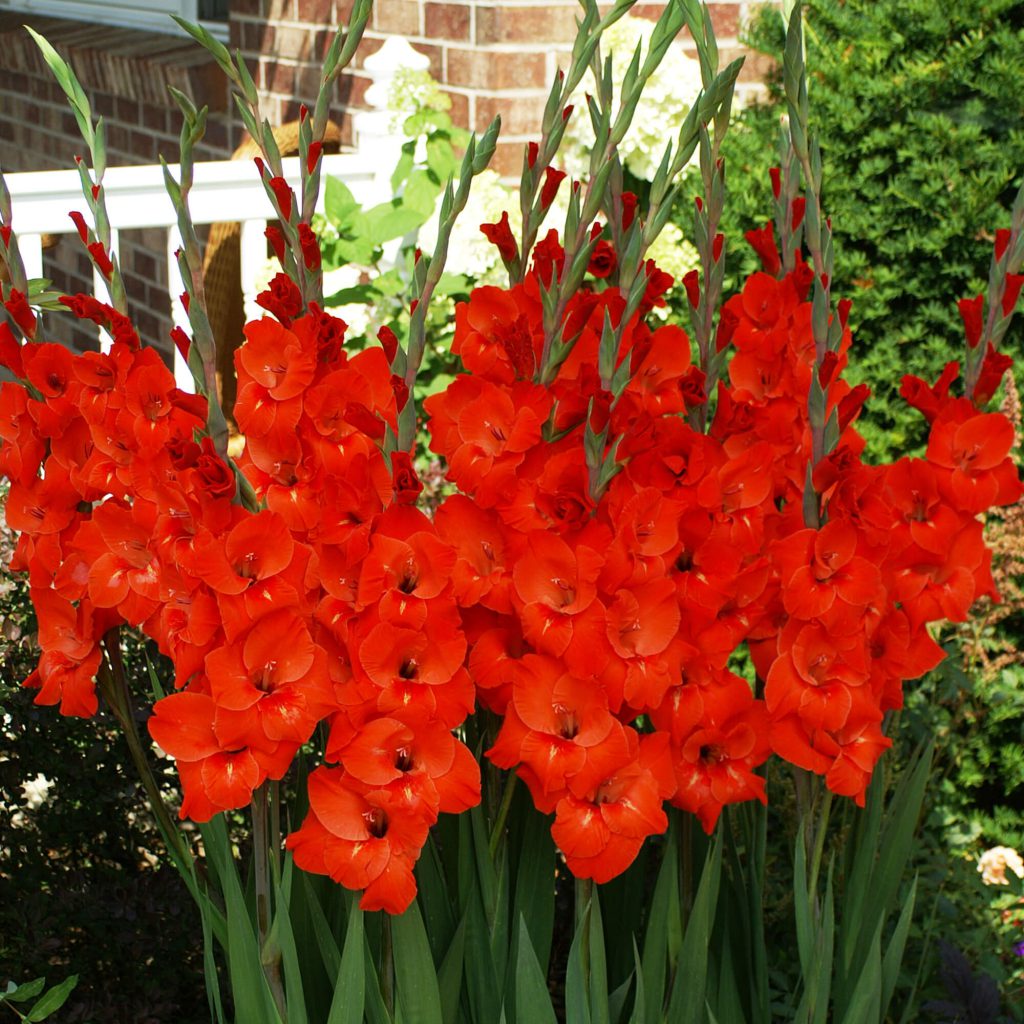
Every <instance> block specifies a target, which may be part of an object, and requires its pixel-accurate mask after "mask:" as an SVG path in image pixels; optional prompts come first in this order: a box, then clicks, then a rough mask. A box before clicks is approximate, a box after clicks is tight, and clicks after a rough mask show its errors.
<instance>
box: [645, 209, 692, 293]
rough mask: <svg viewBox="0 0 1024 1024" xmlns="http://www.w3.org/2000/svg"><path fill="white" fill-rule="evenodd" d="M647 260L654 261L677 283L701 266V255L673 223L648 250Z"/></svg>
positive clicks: (664, 229) (666, 226) (662, 231)
mask: <svg viewBox="0 0 1024 1024" xmlns="http://www.w3.org/2000/svg"><path fill="white" fill-rule="evenodd" d="M647 258H648V259H652V260H654V262H655V263H657V264H658V266H659V267H660V268H661V269H662V270H664V271H665V273H667V274H671V275H672V276H673V277H674V278H675V279H676V282H677V283H678V282H679V281H681V280H682V278H683V275H684V274H687V273H689V272H690V271H691V270H694V269H695V268H697V267H699V266H700V255H699V254H698V252H697V249H696V247H695V246H694V245H693V244H692V243H691V242H689V241H688V240H687V239H686V237H685V236H684V235H683V232H682V230H681V229H680V228H679V226H678V225H677V224H673V223H672V221H669V222H668V223H667V224H666V225H665V226H664V227H663V228H662V229H661V234H660V235H658V237H657V238H656V239H655V240H654V242H653V243H652V244H651V247H650V248H649V249H648V250H647Z"/></svg>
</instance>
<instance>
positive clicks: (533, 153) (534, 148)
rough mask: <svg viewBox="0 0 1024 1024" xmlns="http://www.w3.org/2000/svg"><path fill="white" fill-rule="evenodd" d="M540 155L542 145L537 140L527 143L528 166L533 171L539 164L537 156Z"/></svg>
mask: <svg viewBox="0 0 1024 1024" xmlns="http://www.w3.org/2000/svg"><path fill="white" fill-rule="evenodd" d="M539 155H540V146H539V145H538V144H537V143H536V142H529V143H527V145H526V166H527V167H529V168H530V170H531V171H532V170H533V168H534V167H535V166H536V164H537V157H538V156H539Z"/></svg>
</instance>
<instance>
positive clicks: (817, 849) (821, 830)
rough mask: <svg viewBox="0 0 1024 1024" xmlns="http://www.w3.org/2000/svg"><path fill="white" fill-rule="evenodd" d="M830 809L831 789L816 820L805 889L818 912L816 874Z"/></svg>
mask: <svg viewBox="0 0 1024 1024" xmlns="http://www.w3.org/2000/svg"><path fill="white" fill-rule="evenodd" d="M831 810H832V790H831V789H826V790H825V799H824V800H823V801H822V804H821V815H820V818H819V820H818V828H817V832H816V833H815V836H814V853H813V855H812V857H811V874H810V877H809V879H808V882H807V891H808V894H809V895H810V897H811V899H812V900H813V905H814V908H815V912H816V913H817V912H819V907H820V904H819V901H818V875H819V873H820V871H821V855H822V852H823V851H824V849H825V833H826V832H828V818H829V813H830V812H831Z"/></svg>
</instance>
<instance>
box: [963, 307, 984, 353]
mask: <svg viewBox="0 0 1024 1024" xmlns="http://www.w3.org/2000/svg"><path fill="white" fill-rule="evenodd" d="M984 304H985V296H984V295H977V296H975V297H974V298H973V299H960V300H959V301H958V302H957V307H958V308H959V310H960V318H961V319H962V320H963V322H964V334H965V335H966V336H967V344H968V345H969V346H970V347H971V348H977V347H978V342H980V341H981V331H982V328H983V326H984V322H983V315H984V314H983V308H984Z"/></svg>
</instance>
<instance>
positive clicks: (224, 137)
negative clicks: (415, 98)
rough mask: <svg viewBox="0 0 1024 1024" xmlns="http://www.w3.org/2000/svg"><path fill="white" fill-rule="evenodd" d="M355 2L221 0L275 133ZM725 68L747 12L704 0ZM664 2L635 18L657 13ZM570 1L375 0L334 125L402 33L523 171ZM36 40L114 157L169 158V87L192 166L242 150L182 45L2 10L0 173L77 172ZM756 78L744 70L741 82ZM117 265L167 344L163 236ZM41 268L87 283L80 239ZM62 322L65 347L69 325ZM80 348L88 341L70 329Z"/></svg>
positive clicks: (142, 234) (193, 49)
mask: <svg viewBox="0 0 1024 1024" xmlns="http://www.w3.org/2000/svg"><path fill="white" fill-rule="evenodd" d="M351 6H352V0H230V10H231V14H230V23H229V33H230V44H231V46H232V48H234V47H238V48H240V49H241V50H242V52H243V54H244V55H245V56H246V57H247V58H248V60H249V62H250V67H251V68H253V71H254V77H255V79H256V82H257V85H258V87H259V89H260V92H261V102H262V107H263V115H264V116H265V117H266V118H268V119H269V120H270V121H271V123H273V124H283V123H286V122H288V121H292V120H294V119H295V118H296V117H297V116H298V108H299V104H300V103H302V102H307V103H309V102H311V101H312V100H313V99H314V97H315V95H316V92H317V87H318V82H319V75H320V62H321V59H322V56H323V54H324V52H325V50H326V48H327V46H328V45H329V43H330V40H331V39H332V37H333V35H334V31H335V26H337V25H338V24H339V23H345V22H347V21H348V17H349V13H350V10H351ZM710 6H711V9H712V12H713V18H714V23H715V29H716V34H717V37H718V40H719V44H720V49H721V51H722V57H723V60H729V59H732V57H733V56H735V55H736V54H737V53H738V52H739V43H738V38H737V35H738V31H739V26H740V25H741V23H742V20H743V18H744V17H745V16H746V14H747V8H748V7H750V6H753V4H752V3H747V2H738V0H711V4H710ZM661 9H662V5H661V4H651V3H643V4H641V5H639V6H638V7H636V8H634V13H637V14H640V15H641V16H644V17H648V18H652V19H653V18H656V17H657V16H658V14H659V13H660V11H661ZM579 10H580V8H579V5H578V3H577V0H543V2H538V0H376V2H375V4H374V10H373V14H372V17H371V20H370V23H369V25H368V26H367V31H366V36H365V39H364V45H363V46H362V47H361V49H360V52H359V54H358V55H357V58H356V63H355V66H354V67H353V68H352V69H351V71H350V72H348V73H346V74H345V75H343V76H342V78H341V80H340V82H339V85H338V88H337V94H336V96H335V102H334V109H333V110H332V117H333V118H334V120H335V121H336V122H337V123H338V124H339V126H340V127H341V130H342V141H343V142H344V143H351V142H352V141H353V139H352V129H351V123H350V119H349V118H347V117H346V116H345V114H346V112H347V111H352V110H358V109H361V108H363V107H364V106H365V103H364V95H365V92H366V89H367V87H368V86H369V84H370V81H371V79H370V77H369V75H368V74H367V73H366V72H365V70H363V62H364V61H365V59H366V58H367V57H368V56H369V55H370V54H371V53H373V52H375V50H376V49H377V48H378V47H379V46H380V45H381V44H382V43H383V42H384V40H386V39H387V38H388V37H389V36H394V35H398V36H402V37H404V38H406V39H407V40H408V41H409V42H411V43H412V45H413V46H414V47H415V48H416V49H417V50H419V51H421V52H422V53H424V54H425V55H426V56H427V57H428V58H429V60H430V69H431V72H432V74H433V75H434V77H435V78H437V79H438V80H439V81H440V82H441V83H442V85H443V87H444V89H445V91H446V92H447V93H448V94H449V95H450V97H451V99H452V114H453V117H454V118H455V120H456V122H457V123H460V124H463V125H467V126H470V127H473V128H475V129H477V130H482V129H483V128H485V127H486V126H487V124H488V123H489V122H490V120H491V119H492V118H493V117H494V115H495V114H497V113H501V115H502V121H503V132H502V141H501V143H500V144H499V148H498V152H497V154H496V156H495V160H494V163H493V164H492V166H494V167H495V168H496V169H497V170H498V171H499V172H501V173H502V174H505V175H508V176H517V175H518V172H519V168H520V167H521V163H522V152H523V144H524V142H526V141H528V140H530V139H533V138H536V137H537V135H538V133H539V130H540V119H541V112H542V110H543V104H544V99H545V97H546V95H547V90H548V87H549V83H550V82H551V81H552V79H553V76H554V74H555V70H556V68H557V67H558V66H559V64H561V65H563V66H564V65H565V63H566V61H567V57H568V52H569V50H570V49H571V43H572V39H573V37H574V34H575V18H576V16H577V14H578V12H579ZM26 21H27V22H28V23H29V24H31V25H32V26H33V27H35V28H38V29H39V30H40V31H42V32H43V33H44V34H45V35H47V36H48V38H50V39H51V41H52V42H53V43H54V44H55V45H56V46H57V48H58V49H59V50H60V51H61V52H62V53H64V54H65V55H66V56H67V57H68V58H69V59H70V60H71V62H72V64H73V66H74V67H75V69H76V71H77V73H78V75H79V77H80V79H81V80H82V83H83V86H84V87H85V89H86V91H87V93H88V94H89V97H90V100H91V102H92V104H93V109H94V111H95V112H96V113H97V114H101V115H103V117H104V118H105V120H106V123H107V125H108V141H109V151H110V152H109V161H108V162H109V164H110V165H111V166H116V165H123V164H144V163H154V162H156V160H157V157H158V155H159V154H160V153H163V154H164V155H165V156H167V157H168V159H170V160H172V161H173V160H174V159H175V158H176V156H177V134H178V130H179V127H180V115H179V114H178V112H177V110H176V108H175V107H174V106H173V104H172V103H171V101H170V99H169V97H168V94H167V88H166V87H167V85H168V84H173V85H175V86H176V87H178V88H180V89H181V90H182V91H183V92H185V93H186V94H187V95H190V96H192V97H193V98H194V99H197V100H199V101H201V102H204V103H207V104H209V106H210V108H211V116H210V120H209V126H208V131H207V139H206V142H205V143H204V144H203V145H202V146H201V147H200V148H199V152H198V158H199V159H225V158H227V157H229V156H230V155H231V153H232V151H233V150H234V148H235V147H236V146H237V145H238V143H239V142H240V141H241V136H242V133H241V131H240V127H239V123H238V118H237V115H235V114H234V112H233V110H232V109H230V107H229V104H228V102H227V90H226V88H225V82H224V79H223V76H222V75H221V73H220V71H219V70H218V69H217V68H216V66H215V65H214V64H213V62H212V60H211V59H210V58H208V57H207V56H206V55H205V54H204V53H203V51H202V50H201V49H200V48H199V47H198V46H197V45H196V44H195V43H193V41H192V40H190V39H187V38H184V37H175V36H170V35H160V34H157V33H151V32H141V31H138V30H134V29H119V28H116V27H111V26H105V25H95V24H90V25H86V24H82V23H78V22H74V21H63V20H60V19H54V18H42V17H38V16H35V15H31V14H25V13H20V14H0V47H2V49H0V52H2V53H3V55H4V56H3V59H2V60H0V110H2V111H3V116H2V118H0V167H2V168H3V169H5V170H7V171H22V170H47V169H57V168H68V167H71V166H73V158H74V155H75V153H77V152H79V150H80V148H81V144H80V142H79V140H78V135H77V130H76V127H75V123H74V120H73V118H72V116H71V114H70V112H69V110H68V108H67V105H66V102H65V100H64V97H63V95H62V94H61V92H60V90H59V88H58V87H57V85H56V84H55V83H54V82H53V79H52V76H51V75H50V73H49V71H48V69H47V68H46V67H45V65H44V64H43V62H42V59H41V57H40V56H39V53H38V51H37V50H36V47H35V45H34V44H33V43H32V42H31V40H30V39H29V37H28V35H27V33H25V32H24V31H23V30H22V28H21V25H22V23H23V22H26ZM763 73H764V68H763V66H760V65H757V64H753V65H752V64H750V63H749V62H748V66H747V67H746V68H745V69H744V72H743V74H742V75H741V87H747V88H749V87H751V86H752V85H754V84H755V83H756V82H757V81H758V80H759V79H760V77H761V76H762V75H763ZM121 244H122V249H121V263H122V268H123V270H124V273H125V277H126V279H127V284H128V293H129V296H130V298H131V299H132V313H133V315H134V316H135V318H136V322H137V323H138V325H139V327H140V330H141V331H142V333H143V337H144V338H145V339H146V340H147V341H148V342H150V343H158V344H160V345H161V346H162V347H164V348H165V350H166V344H167V332H168V330H169V328H170V319H169V312H168V308H169V307H168V298H167V295H166V286H165V283H164V282H165V274H166V257H165V252H164V250H165V241H164V236H163V232H161V231H148V232H147V231H138V232H126V233H124V234H123V235H122V237H121ZM44 270H45V272H46V274H47V276H49V277H51V278H52V279H53V280H54V282H55V285H56V287H58V288H60V289H62V290H65V291H79V290H88V289H89V288H90V287H91V273H90V272H89V264H88V261H87V259H86V257H85V255H84V253H83V252H82V251H81V247H80V246H79V245H78V243H77V240H76V238H75V236H73V235H68V236H62V238H61V241H60V242H59V244H58V245H57V246H56V248H55V249H53V250H51V251H48V252H47V253H46V254H45V256H44ZM50 321H51V325H52V324H53V323H54V322H55V321H56V322H57V323H58V324H59V326H58V327H57V328H56V336H58V337H62V338H64V339H65V340H67V339H68V338H69V336H70V332H71V330H72V326H73V325H72V324H71V323H69V318H67V317H60V318H54V317H51V318H50ZM78 341H79V343H81V344H91V343H92V339H91V337H87V336H84V335H82V334H81V333H80V334H79V336H78Z"/></svg>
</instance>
